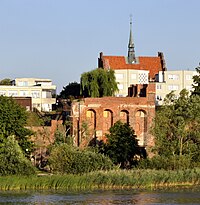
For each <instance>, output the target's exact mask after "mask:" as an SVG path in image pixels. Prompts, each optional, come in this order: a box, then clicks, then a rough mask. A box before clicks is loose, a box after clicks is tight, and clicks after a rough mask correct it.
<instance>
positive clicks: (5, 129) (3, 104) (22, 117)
mask: <svg viewBox="0 0 200 205" xmlns="http://www.w3.org/2000/svg"><path fill="white" fill-rule="evenodd" d="M26 120H27V112H26V110H25V108H23V107H21V106H20V105H18V104H17V103H16V102H15V101H14V99H12V98H10V97H4V96H0V143H1V142H2V141H3V140H4V139H6V138H8V137H9V136H12V135H14V136H15V138H16V140H17V141H18V143H19V145H20V147H21V148H22V150H23V152H24V153H26V154H28V153H30V152H31V150H32V147H33V144H32V142H31V141H30V140H29V136H30V135H31V134H32V131H30V130H29V129H27V128H25V125H26Z"/></svg>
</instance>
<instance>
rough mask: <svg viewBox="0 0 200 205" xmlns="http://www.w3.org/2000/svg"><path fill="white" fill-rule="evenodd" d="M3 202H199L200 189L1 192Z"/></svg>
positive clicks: (33, 204)
mask: <svg viewBox="0 0 200 205" xmlns="http://www.w3.org/2000/svg"><path fill="white" fill-rule="evenodd" d="M0 204H6V205H7V204H8V205H9V204H19V205H46V204H49V205H51V204H52V205H54V204H56V205H64V204H67V205H72V204H73V205H98V204H100V205H114V204H123V205H128V204H138V205H160V204H165V205H167V204H176V205H178V204H192V205H195V204H196V205H197V204H198V205H199V204H200V188H195V189H191V188H187V189H175V190H156V191H136V190H120V191H119V190H118V191H101V190H99V191H90V192H74V193H69V192H64V191H62V192H61V191H54V192H49V191H48V192H46V191H45V192H44V191H41V192H35V191H33V192H30V191H29V192H28V191H26V192H25V191H5V192H0Z"/></svg>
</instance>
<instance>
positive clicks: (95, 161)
mask: <svg viewBox="0 0 200 205" xmlns="http://www.w3.org/2000/svg"><path fill="white" fill-rule="evenodd" d="M48 163H49V166H50V169H51V170H52V172H57V173H61V174H64V173H66V174H82V173H87V172H91V171H96V170H109V169H111V168H112V167H113V163H112V161H111V160H110V159H109V158H108V157H106V156H104V155H102V154H99V153H95V152H92V151H88V150H80V149H79V148H75V147H72V146H70V145H67V144H61V145H59V146H55V147H53V148H52V150H51V153H50V157H49V160H48Z"/></svg>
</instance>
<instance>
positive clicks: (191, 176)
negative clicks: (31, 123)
mask: <svg viewBox="0 0 200 205" xmlns="http://www.w3.org/2000/svg"><path fill="white" fill-rule="evenodd" d="M186 185H187V186H191V185H200V169H188V170H179V171H165V170H112V171H97V172H91V173H88V174H84V175H51V176H50V175H43V176H32V177H25V176H24V177H22V176H7V177H0V190H67V191H76V190H95V189H127V188H131V189H136V188H137V189H155V188H161V187H172V186H173V187H176V186H186Z"/></svg>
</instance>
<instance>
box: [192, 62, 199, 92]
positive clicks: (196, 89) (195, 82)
mask: <svg viewBox="0 0 200 205" xmlns="http://www.w3.org/2000/svg"><path fill="white" fill-rule="evenodd" d="M196 72H197V75H195V76H193V89H194V90H193V91H192V95H200V63H199V66H198V67H196Z"/></svg>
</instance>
